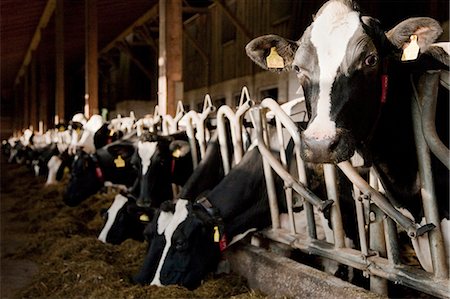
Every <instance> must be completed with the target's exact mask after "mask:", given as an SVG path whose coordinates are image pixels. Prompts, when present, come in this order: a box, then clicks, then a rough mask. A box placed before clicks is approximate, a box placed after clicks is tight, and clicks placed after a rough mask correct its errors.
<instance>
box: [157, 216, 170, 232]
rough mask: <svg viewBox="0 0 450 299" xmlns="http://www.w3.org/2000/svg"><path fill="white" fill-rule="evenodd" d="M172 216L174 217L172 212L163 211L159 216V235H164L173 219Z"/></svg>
mask: <svg viewBox="0 0 450 299" xmlns="http://www.w3.org/2000/svg"><path fill="white" fill-rule="evenodd" d="M172 218H173V213H172V212H165V211H161V213H160V214H159V217H158V227H157V232H158V235H162V234H163V233H164V231H165V230H166V228H167V226H168V225H169V223H170V221H172Z"/></svg>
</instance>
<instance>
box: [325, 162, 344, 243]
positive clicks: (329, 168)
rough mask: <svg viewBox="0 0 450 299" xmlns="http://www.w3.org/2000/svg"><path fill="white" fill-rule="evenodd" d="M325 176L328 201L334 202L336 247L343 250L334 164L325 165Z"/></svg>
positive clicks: (332, 215)
mask: <svg viewBox="0 0 450 299" xmlns="http://www.w3.org/2000/svg"><path fill="white" fill-rule="evenodd" d="M323 174H324V177H325V185H326V188H327V197H328V199H331V200H333V201H334V203H333V206H332V207H331V223H332V225H333V233H334V246H336V247H337V248H342V247H345V241H344V227H343V225H342V215H341V207H340V204H339V195H338V189H337V181H336V169H335V166H334V165H332V164H323Z"/></svg>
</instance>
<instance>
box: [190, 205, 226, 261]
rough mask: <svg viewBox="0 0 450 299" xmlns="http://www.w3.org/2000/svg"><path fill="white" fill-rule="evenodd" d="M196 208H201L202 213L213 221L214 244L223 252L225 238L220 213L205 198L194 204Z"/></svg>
mask: <svg viewBox="0 0 450 299" xmlns="http://www.w3.org/2000/svg"><path fill="white" fill-rule="evenodd" d="M195 204H196V205H197V206H200V207H201V208H203V210H204V211H206V212H207V213H208V215H209V216H210V217H211V218H212V219H213V223H214V242H218V243H219V248H220V252H223V251H224V250H225V249H226V248H227V246H228V242H227V236H226V235H225V224H224V222H223V219H222V217H221V216H220V212H219V210H218V209H217V208H215V207H214V206H213V205H212V203H211V202H210V201H209V200H208V198H206V197H202V198H200V199H199V200H197V201H196V202H195Z"/></svg>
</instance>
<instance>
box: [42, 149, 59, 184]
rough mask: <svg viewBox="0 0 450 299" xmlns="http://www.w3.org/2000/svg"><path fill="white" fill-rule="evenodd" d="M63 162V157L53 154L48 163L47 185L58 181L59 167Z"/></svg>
mask: <svg viewBox="0 0 450 299" xmlns="http://www.w3.org/2000/svg"><path fill="white" fill-rule="evenodd" d="M61 164H62V160H61V158H59V157H58V156H52V157H51V158H50V160H49V161H48V163H47V168H48V176H47V181H46V182H45V185H51V184H54V183H56V173H57V172H58V169H59V167H60V166H61Z"/></svg>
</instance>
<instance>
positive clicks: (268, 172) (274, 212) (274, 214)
mask: <svg viewBox="0 0 450 299" xmlns="http://www.w3.org/2000/svg"><path fill="white" fill-rule="evenodd" d="M251 118H252V122H253V126H254V127H255V130H256V131H257V135H258V136H259V138H258V139H259V141H261V142H262V143H264V141H263V136H262V134H263V123H262V120H261V118H262V109H255V108H254V109H252V110H251ZM258 148H259V145H258ZM262 160H263V168H264V177H265V180H266V188H267V196H268V198H269V205H270V217H271V219H272V228H273V229H277V228H280V217H279V215H280V212H279V210H278V202H277V193H276V190H275V183H274V179H273V173H272V168H271V167H270V164H269V163H268V162H267V159H264V156H263V159H262Z"/></svg>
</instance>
